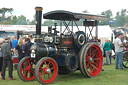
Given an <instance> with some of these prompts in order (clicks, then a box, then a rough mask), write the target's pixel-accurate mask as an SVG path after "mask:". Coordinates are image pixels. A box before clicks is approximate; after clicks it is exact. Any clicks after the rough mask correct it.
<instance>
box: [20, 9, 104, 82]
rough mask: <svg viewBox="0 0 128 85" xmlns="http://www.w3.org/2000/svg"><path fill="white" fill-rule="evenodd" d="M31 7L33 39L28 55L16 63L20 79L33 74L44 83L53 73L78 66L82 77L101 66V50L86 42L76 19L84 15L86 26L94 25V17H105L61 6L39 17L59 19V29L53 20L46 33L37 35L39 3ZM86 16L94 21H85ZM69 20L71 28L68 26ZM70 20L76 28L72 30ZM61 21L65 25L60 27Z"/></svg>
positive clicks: (51, 80) (97, 72)
mask: <svg viewBox="0 0 128 85" xmlns="http://www.w3.org/2000/svg"><path fill="white" fill-rule="evenodd" d="M35 9H36V35H35V36H34V37H35V39H36V43H35V44H34V45H32V46H31V49H30V51H31V56H29V57H24V58H23V59H22V60H21V61H20V62H19V64H18V75H19V77H20V79H22V80H23V81H31V80H34V79H35V78H36V79H37V80H38V81H39V82H40V83H41V84H48V83H51V82H53V81H54V80H55V78H56V77H57V74H68V73H71V72H75V71H76V70H80V71H81V73H82V74H83V75H84V76H85V77H95V76H97V75H98V74H99V73H100V71H101V68H102V61H103V59H102V52H101V50H100V48H99V46H98V45H97V44H96V43H87V38H86V32H83V31H80V30H79V28H78V26H77V23H76V21H77V20H79V19H81V18H82V19H85V21H84V26H85V29H86V27H89V26H92V27H93V26H96V25H97V20H103V19H105V17H103V16H96V15H88V14H79V13H72V12H68V11H62V10H58V11H52V12H48V13H46V14H44V15H43V18H44V19H54V20H60V32H59V31H57V25H56V24H55V25H54V26H55V27H54V28H52V27H48V33H45V34H44V35H43V37H40V36H41V18H42V7H36V8H35ZM87 19H92V20H95V21H87ZM88 22H89V23H88ZM62 23H63V24H62ZM70 23H71V24H72V30H71V29H70V28H69V25H70ZM73 23H74V24H75V25H76V27H77V29H78V31H77V32H75V33H74V32H73ZM62 25H65V29H64V30H63V29H62ZM52 31H53V32H52ZM62 31H63V32H62ZM66 31H67V32H66ZM85 31H86V30H85ZM91 31H92V29H90V34H89V36H91V35H92V34H91ZM96 34H97V31H96ZM96 36H97V35H96Z"/></svg>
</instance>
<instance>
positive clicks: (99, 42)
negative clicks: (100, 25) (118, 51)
mask: <svg viewBox="0 0 128 85" xmlns="http://www.w3.org/2000/svg"><path fill="white" fill-rule="evenodd" d="M98 45H99V46H100V49H101V51H102V55H104V49H103V44H102V43H101V40H100V39H98ZM103 65H104V59H103Z"/></svg>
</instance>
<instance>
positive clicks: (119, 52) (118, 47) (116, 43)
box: [114, 33, 124, 69]
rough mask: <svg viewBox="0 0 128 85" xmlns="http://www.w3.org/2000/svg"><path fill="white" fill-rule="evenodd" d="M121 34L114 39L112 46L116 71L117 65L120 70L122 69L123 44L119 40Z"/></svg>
mask: <svg viewBox="0 0 128 85" xmlns="http://www.w3.org/2000/svg"><path fill="white" fill-rule="evenodd" d="M122 37H123V36H122V33H119V34H118V35H117V38H116V39H115V41H114V46H115V56H116V58H115V68H116V69H119V68H118V63H119V66H120V69H123V64H122V60H123V47H124V45H123V43H122V41H121V38H122Z"/></svg>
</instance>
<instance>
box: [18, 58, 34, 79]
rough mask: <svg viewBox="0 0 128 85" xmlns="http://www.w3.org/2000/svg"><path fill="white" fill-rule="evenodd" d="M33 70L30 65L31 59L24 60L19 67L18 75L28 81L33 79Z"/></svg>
mask: <svg viewBox="0 0 128 85" xmlns="http://www.w3.org/2000/svg"><path fill="white" fill-rule="evenodd" d="M34 70H35V68H34V66H33V64H32V63H31V58H27V59H25V60H24V61H23V62H22V64H21V66H20V74H21V76H22V77H23V78H24V79H25V80H28V81H31V80H34V79H35V72H34Z"/></svg>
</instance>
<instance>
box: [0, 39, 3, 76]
mask: <svg viewBox="0 0 128 85" xmlns="http://www.w3.org/2000/svg"><path fill="white" fill-rule="evenodd" d="M3 42H4V39H3V38H0V77H1V71H2V66H3V55H2V50H1V45H2V44H3Z"/></svg>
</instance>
